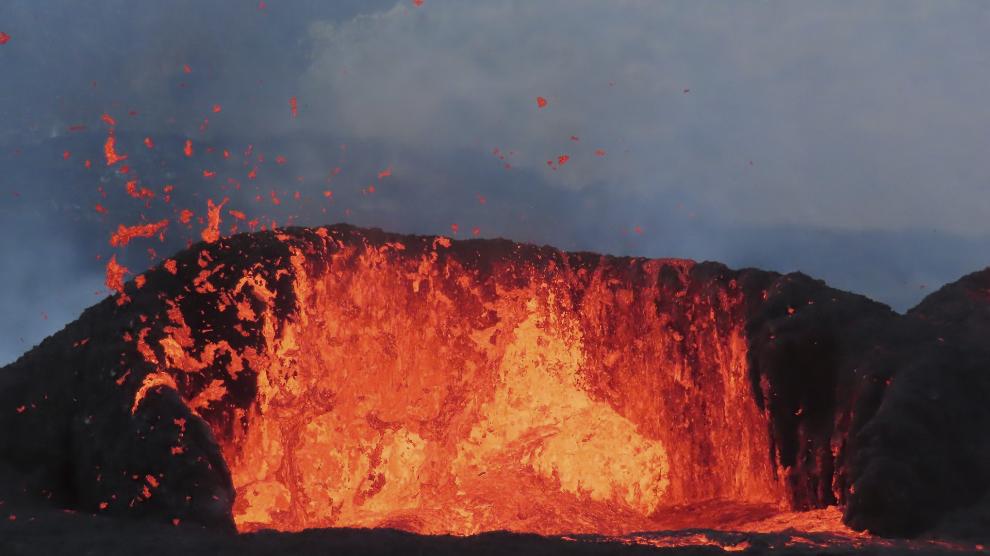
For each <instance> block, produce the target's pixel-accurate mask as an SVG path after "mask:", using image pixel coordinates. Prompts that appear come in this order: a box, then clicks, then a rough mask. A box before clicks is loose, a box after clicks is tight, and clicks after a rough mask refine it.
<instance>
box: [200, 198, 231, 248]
mask: <svg viewBox="0 0 990 556" xmlns="http://www.w3.org/2000/svg"><path fill="white" fill-rule="evenodd" d="M228 200H229V199H227V198H226V197H225V198H224V200H223V201H222V202H221V203H220V204H219V205H216V204H213V199H207V201H206V207H207V208H206V220H207V225H206V228H204V229H203V231H202V233H201V234H200V237H202V238H203V241H205V242H207V243H212V242H214V241H216V240H218V239H220V209H222V208H223V206H224V205H225V204H227V201H228Z"/></svg>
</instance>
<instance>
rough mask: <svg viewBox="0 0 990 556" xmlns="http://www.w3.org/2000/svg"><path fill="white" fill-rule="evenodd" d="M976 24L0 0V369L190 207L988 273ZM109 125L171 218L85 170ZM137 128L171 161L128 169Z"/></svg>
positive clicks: (776, 15) (537, 8)
mask: <svg viewBox="0 0 990 556" xmlns="http://www.w3.org/2000/svg"><path fill="white" fill-rule="evenodd" d="M987 23H990V8H987V7H984V6H982V5H979V4H973V3H966V2H942V3H938V4H933V3H928V2H907V3H905V2H874V3H870V4H867V5H859V4H856V5H854V4H823V5H817V4H810V3H798V4H796V3H790V2H762V3H759V4H757V3H748V4H732V3H715V2H696V3H691V4H690V5H688V4H680V3H658V2H645V1H643V2H639V1H631V0H630V1H623V2H610V3H601V2H591V1H563V0H548V1H545V2H538V3H534V2H523V1H507V2H500V3H478V2H455V1H445V0H427V2H425V3H424V4H423V5H422V6H421V7H419V8H416V7H414V6H413V5H412V3H411V2H406V1H402V2H396V1H394V0H389V1H380V2H366V1H357V0H354V1H341V2H332V3H330V2H321V1H316V0H300V1H296V2H278V1H274V0H273V1H269V2H267V5H266V7H265V8H264V9H259V6H258V2H256V1H254V0H244V1H237V2H221V1H193V0H176V1H173V2H169V3H150V2H144V3H134V2H128V1H125V0H107V1H105V2H99V3H96V4H79V3H76V2H69V1H67V0H53V1H51V2H32V1H28V0H12V1H10V2H4V3H3V5H2V6H0V30H2V31H5V32H7V33H9V34H10V35H11V41H10V42H9V43H8V44H6V45H3V46H2V47H0V71H2V74H3V76H4V81H5V83H7V84H8V85H7V86H4V87H0V115H2V117H0V168H2V171H0V219H2V223H0V234H2V236H3V237H4V240H3V241H0V249H2V250H0V256H2V258H3V260H4V266H3V270H2V273H0V278H2V283H0V287H2V290H0V291H2V293H0V307H2V308H3V310H4V312H5V314H6V315H7V318H6V319H4V320H3V323H2V324H0V362H6V361H10V360H12V359H14V358H15V357H17V356H18V355H19V354H20V353H22V352H23V351H25V350H26V349H27V348H28V347H30V346H31V345H33V344H34V343H36V342H37V341H39V340H40V339H41V338H43V337H44V336H45V335H47V334H50V333H51V332H53V331H55V330H57V329H58V328H60V327H61V326H62V325H63V324H64V323H65V322H68V321H70V320H72V319H73V318H74V317H75V316H76V315H77V314H78V312H79V311H81V310H82V309H83V308H85V307H86V306H88V305H90V304H92V303H93V302H95V301H96V300H97V299H98V298H99V297H100V296H101V295H102V294H103V293H104V292H105V290H104V289H103V288H102V265H103V262H104V261H105V258H107V257H109V256H110V255H111V254H113V253H114V252H115V251H113V250H111V249H110V248H109V246H108V245H107V243H106V241H107V238H108V237H109V234H110V232H111V231H112V230H113V229H115V228H116V226H117V224H135V223H138V222H141V221H150V220H154V219H157V218H162V217H171V218H174V215H175V210H177V208H181V207H189V208H191V209H193V210H195V211H196V212H197V215H201V213H202V211H203V208H204V206H205V202H206V199H207V198H214V199H219V198H221V197H223V196H229V197H231V202H230V205H229V207H230V208H235V209H237V210H242V211H244V212H245V213H247V214H248V216H249V217H253V216H263V217H265V218H272V219H277V220H278V222H279V223H280V224H281V223H286V222H293V223H298V224H314V225H315V224H323V223H329V222H336V221H349V222H353V223H355V224H358V225H364V226H380V227H383V228H385V229H389V230H393V231H398V232H406V233H448V234H449V233H451V231H452V230H451V225H452V224H457V225H458V236H459V237H466V236H470V234H471V230H472V229H473V228H474V227H477V228H478V229H479V233H480V235H481V236H482V237H494V236H505V237H509V238H512V239H515V240H520V241H530V242H535V243H550V244H554V245H556V246H559V247H561V248H565V249H572V250H597V251H605V252H610V253H614V254H632V255H643V256H651V257H664V256H676V257H688V258H694V259H699V260H704V259H713V260H720V261H723V262H725V263H727V264H729V265H731V266H736V267H740V266H759V267H763V268H769V269H773V270H779V271H791V270H802V271H805V272H807V273H809V274H812V275H814V276H817V277H821V278H824V279H827V280H828V281H829V282H830V283H831V284H833V285H836V286H837V287H840V288H844V289H849V290H853V291H857V292H860V293H864V294H867V295H869V296H871V297H873V298H875V299H878V300H880V301H883V302H885V303H888V304H890V305H892V306H893V307H894V308H895V309H898V310H905V309H906V308H908V307H910V306H912V305H914V304H915V303H917V301H918V300H920V298H921V297H922V296H923V295H925V294H926V293H927V292H928V291H931V290H933V289H934V288H936V287H938V286H939V285H941V284H942V283H945V282H947V281H951V280H954V279H956V278H957V277H958V276H960V275H961V274H963V273H965V272H968V271H971V270H975V269H978V268H982V267H984V266H986V265H987V264H988V263H990V241H988V240H990V219H987V218H986V215H987V214H990V195H988V190H987V186H986V176H987V175H990V166H988V165H990V162H987V160H988V159H987V157H986V156H985V152H986V150H987V147H988V144H987V143H988V139H987V135H986V129H990V125H988V124H990V108H988V107H987V106H988V105H987V104H986V103H985V101H984V99H985V98H988V97H990V77H988V75H990V73H987V71H986V69H987V66H988V65H990V54H988V53H990V39H987V38H986V37H987V36H986V33H985V32H983V31H984V30H985V28H986V25H987ZM184 65H188V66H189V67H190V70H191V71H190V73H186V72H185V71H184V69H183V66H184ZM293 96H295V97H297V98H298V101H299V117H298V118H295V119H293V118H291V115H290V111H289V106H288V99H289V98H290V97H293ZM537 96H543V97H545V98H546V99H548V105H547V107H546V108H543V109H540V108H538V107H537V104H536V97H537ZM214 104H220V105H221V106H222V111H221V112H220V113H216V114H214V113H213V112H212V111H211V107H212V106H213V105H214ZM131 111H133V112H135V115H133V116H132V115H128V114H129V112H131ZM105 112H106V113H111V114H113V115H114V116H115V117H116V118H118V120H119V122H120V123H119V126H118V127H119V129H118V133H119V135H120V137H121V141H122V145H124V146H125V147H126V152H128V153H129V154H130V155H131V157H132V158H131V159H130V161H131V162H132V163H134V165H135V167H137V168H139V169H140V174H141V177H142V180H143V181H145V182H147V183H148V185H149V186H153V187H155V188H157V190H160V187H161V186H162V185H163V184H164V183H169V182H171V183H174V184H175V187H176V192H175V194H174V199H173V202H172V204H171V205H168V206H163V205H162V204H161V203H158V202H156V203H155V204H153V206H151V207H150V208H146V207H144V206H142V205H141V204H140V203H133V202H131V201H132V200H130V199H128V198H126V196H124V197H121V194H120V189H121V187H122V183H123V181H124V180H123V179H122V178H121V177H120V176H111V175H107V172H105V171H104V172H102V173H98V174H97V173H94V172H85V171H83V169H82V168H81V166H80V165H81V162H82V159H83V158H93V159H94V160H96V159H97V157H99V155H100V153H99V149H100V147H101V145H102V141H103V139H104V138H105V127H104V126H102V124H101V123H100V122H99V116H100V114H102V113H105ZM205 118H209V120H210V121H209V125H208V126H205V128H204V129H201V128H202V127H203V120H204V119H205ZM77 124H82V125H86V126H87V130H86V131H82V132H69V131H67V128H68V127H69V126H71V125H77ZM144 136H151V137H153V138H154V139H155V141H156V143H157V145H158V147H157V148H156V151H155V153H160V152H166V151H167V152H168V153H169V154H168V155H167V156H166V155H161V156H159V155H158V154H156V155H155V156H151V155H150V154H148V153H143V151H141V148H142V147H141V142H140V141H141V139H142V138H143V137H144ZM571 136H575V137H577V138H578V139H579V140H577V141H574V140H571ZM185 138H192V139H193V140H194V142H195V144H196V146H197V156H196V157H194V158H193V159H188V160H187V159H184V158H183V157H182V156H181V152H180V151H181V144H182V141H183V140H184V139H185ZM247 145H254V146H255V148H256V149H257V151H261V152H264V154H265V155H266V157H267V160H268V162H266V163H265V164H264V165H263V167H262V169H261V171H260V176H259V179H258V180H257V182H252V184H251V185H250V186H245V187H244V188H242V189H241V190H236V189H232V188H226V189H225V188H224V187H225V186H224V184H225V183H226V182H225V181H224V180H225V179H226V178H228V177H233V178H236V179H238V180H241V181H244V180H245V177H244V174H245V173H246V168H244V167H243V166H242V165H241V164H242V162H241V159H240V158H238V157H239V156H240V153H241V152H243V151H244V150H245V149H246V147H247ZM342 145H344V146H345V147H342ZM208 146H214V147H215V148H217V149H222V148H229V149H230V150H231V151H233V152H234V153H235V157H234V159H236V160H235V161H229V162H220V161H217V160H216V158H215V157H214V158H208V157H206V156H205V155H203V154H202V153H203V151H202V149H205V148H206V147H208ZM494 149H498V153H499V155H502V156H504V157H505V160H500V159H499V158H498V155H496V154H495V151H494ZM597 149H602V150H603V151H604V153H605V155H604V156H596V155H595V151H596V150H597ZM64 150H70V151H71V152H72V158H70V159H69V160H68V161H64V160H62V156H61V155H62V153H63V151H64ZM562 154H566V155H568V156H569V157H570V159H569V160H568V162H567V163H566V164H565V165H563V166H560V167H558V168H557V169H552V168H551V167H549V166H548V165H547V161H548V160H554V161H556V160H557V157H558V156H560V155H562ZM276 155H283V156H285V158H286V160H287V163H286V164H285V165H275V164H273V163H272V162H271V161H272V159H274V157H275V156H276ZM506 163H508V164H510V165H511V168H505V167H504V165H505V164H506ZM207 165H209V167H210V168H212V169H214V170H217V171H218V173H219V174H218V177H217V179H216V180H215V181H204V180H203V179H202V178H201V177H200V176H199V173H200V172H201V171H202V170H203V169H204V167H205V166H207ZM335 167H340V168H341V172H340V175H338V176H334V177H333V179H332V180H331V182H330V183H327V180H326V178H327V177H328V176H330V174H331V173H332V171H333V169H334V168H335ZM385 168H390V169H391V170H392V176H391V177H389V178H386V179H384V180H379V179H378V178H377V175H378V172H380V171H381V170H383V169H385ZM300 178H302V179H300ZM244 183H245V184H246V183H247V182H246V181H245V182H244ZM371 185H374V186H376V191H375V192H374V193H369V191H368V188H369V186H371ZM101 186H102V187H104V190H105V191H107V192H108V193H109V195H108V197H107V198H103V197H102V196H100V195H99V194H98V193H97V191H96V190H97V187H101ZM328 189H332V190H333V200H332V202H331V201H327V200H326V198H325V197H323V196H322V193H323V191H324V190H328ZM273 191H274V192H276V194H277V195H278V196H279V197H280V198H281V199H282V201H283V202H282V204H281V205H280V206H278V207H275V206H272V203H270V202H269V196H270V195H271V192H273ZM296 191H299V192H300V194H301V200H299V201H295V200H294V199H293V195H294V192H296ZM259 195H260V196H262V202H259V201H257V197H258V196H259ZM482 199H483V200H484V202H482ZM97 202H101V203H103V204H105V205H107V206H108V207H109V208H110V212H109V214H108V215H106V216H101V215H99V214H96V213H94V212H93V205H94V204H95V203H97ZM290 217H291V218H292V220H288V219H289V218H290ZM228 221H229V217H228V218H227V221H225V226H226V224H229V222H228ZM637 227H638V230H639V232H637V231H636V230H637ZM198 229H199V227H198V225H196V224H195V222H194V225H193V226H191V227H190V228H185V227H179V226H174V227H173V228H170V231H169V241H168V242H167V243H166V244H161V243H159V242H158V241H157V240H139V241H136V242H134V244H132V245H131V246H128V247H127V248H126V249H123V250H120V251H119V252H118V258H119V259H121V260H123V261H125V262H126V264H128V266H130V267H131V268H132V270H134V272H135V273H136V272H140V271H141V270H143V268H145V267H147V266H148V265H149V264H152V262H153V261H152V260H151V259H150V258H149V257H148V256H147V255H146V253H145V251H146V248H147V247H153V248H155V249H156V250H157V251H158V252H159V254H160V255H162V256H167V255H168V254H169V253H170V252H171V250H173V249H178V248H180V247H182V246H184V245H185V242H186V240H189V239H192V240H195V239H198ZM98 256H99V257H100V259H97V257H98ZM42 312H44V313H46V314H47V317H48V318H47V319H45V318H43V316H42ZM22 338H23V340H22Z"/></svg>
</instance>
